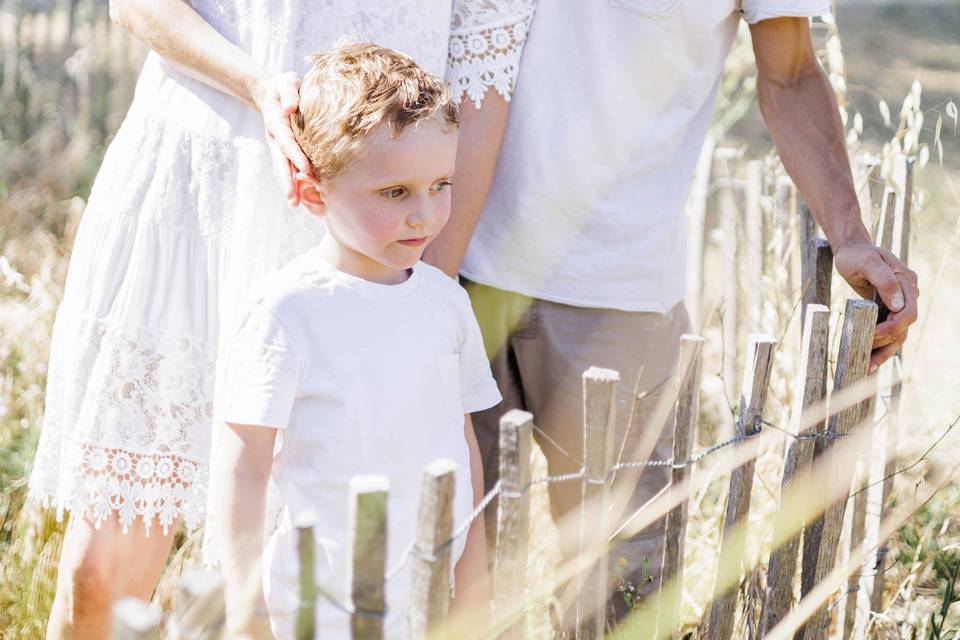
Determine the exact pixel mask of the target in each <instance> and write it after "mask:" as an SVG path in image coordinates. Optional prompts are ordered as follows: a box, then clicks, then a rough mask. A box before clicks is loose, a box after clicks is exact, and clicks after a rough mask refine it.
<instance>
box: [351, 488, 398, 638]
mask: <svg viewBox="0 0 960 640" xmlns="http://www.w3.org/2000/svg"><path fill="white" fill-rule="evenodd" d="M389 492H390V479H389V478H387V477H386V476H380V475H360V476H354V477H353V478H351V479H350V498H351V499H350V507H351V512H350V532H351V535H352V540H351V544H350V557H351V560H352V562H351V572H350V574H351V575H350V596H351V600H352V602H353V613H352V614H351V615H350V632H351V637H352V638H353V639H354V640H382V638H383V637H384V635H383V623H384V615H385V613H386V602H385V595H384V586H385V584H384V570H385V566H386V559H387V495H388V493H389Z"/></svg>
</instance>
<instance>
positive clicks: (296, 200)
mask: <svg viewBox="0 0 960 640" xmlns="http://www.w3.org/2000/svg"><path fill="white" fill-rule="evenodd" d="M287 168H288V169H289V170H290V184H291V189H290V191H289V192H288V193H287V200H288V201H289V204H290V206H291V207H293V208H296V207H298V206H300V188H299V185H298V184H297V174H298V173H300V172H299V171H297V168H296V167H295V166H293V163H292V162H290V161H289V160H288V161H287Z"/></svg>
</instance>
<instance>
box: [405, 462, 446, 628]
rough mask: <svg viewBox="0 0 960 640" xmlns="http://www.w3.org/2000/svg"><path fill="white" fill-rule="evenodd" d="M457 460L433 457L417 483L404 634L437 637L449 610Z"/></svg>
mask: <svg viewBox="0 0 960 640" xmlns="http://www.w3.org/2000/svg"><path fill="white" fill-rule="evenodd" d="M456 471H457V463H456V462H454V461H453V460H435V461H434V462H431V463H430V464H429V465H427V468H426V469H424V471H423V479H422V480H421V482H420V510H419V513H418V516H419V517H418V519H417V541H416V543H415V545H414V553H413V557H412V558H411V562H412V564H413V570H412V573H413V585H412V587H411V589H410V609H409V611H408V612H407V637H408V638H410V639H411V640H426V638H430V640H441V639H442V638H444V637H446V630H445V628H444V626H445V625H446V623H447V613H448V611H449V609H450V548H449V545H448V544H447V541H449V540H450V536H451V535H453V493H454V489H455V486H456V484H455V476H456Z"/></svg>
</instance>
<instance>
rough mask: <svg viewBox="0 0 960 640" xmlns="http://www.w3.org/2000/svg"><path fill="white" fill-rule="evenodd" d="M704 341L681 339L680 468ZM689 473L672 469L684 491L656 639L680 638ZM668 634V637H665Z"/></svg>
mask: <svg viewBox="0 0 960 640" xmlns="http://www.w3.org/2000/svg"><path fill="white" fill-rule="evenodd" d="M704 342H705V340H704V339H703V338H701V337H700V336H691V335H684V336H682V337H681V338H680V371H681V376H682V377H681V383H680V391H679V392H678V393H677V420H676V427H675V430H674V435H673V460H674V462H675V463H678V464H682V463H684V462H686V461H687V460H688V459H689V458H690V451H691V449H692V448H693V440H694V437H695V432H696V427H697V419H698V418H699V416H700V377H701V354H702V351H703V343H704ZM689 476H690V469H688V468H687V467H684V466H675V467H674V468H673V470H672V472H671V479H670V484H671V486H674V487H679V488H681V490H682V491H683V495H684V497H683V501H682V502H681V503H680V504H679V505H677V506H676V507H674V508H673V509H671V510H670V512H669V513H668V514H667V524H666V534H665V544H664V547H663V569H662V570H661V572H660V607H659V611H658V621H657V628H658V630H659V631H658V634H657V635H658V637H660V638H674V639H676V638H679V633H680V630H679V624H680V596H681V595H682V593H683V546H684V544H683V542H684V536H685V535H686V532H687V505H688V503H689V496H688V495H687V493H688V492H689V487H690V480H689ZM668 634H669V635H668Z"/></svg>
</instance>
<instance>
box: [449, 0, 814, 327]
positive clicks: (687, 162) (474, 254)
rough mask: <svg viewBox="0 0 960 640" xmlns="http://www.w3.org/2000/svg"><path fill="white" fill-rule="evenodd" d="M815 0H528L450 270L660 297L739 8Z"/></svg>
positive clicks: (637, 298) (571, 299)
mask: <svg viewBox="0 0 960 640" xmlns="http://www.w3.org/2000/svg"><path fill="white" fill-rule="evenodd" d="M829 10H830V2H829V0H708V1H705V0H589V1H584V2H556V1H553V2H548V1H544V2H539V3H537V8H536V13H535V14H534V16H533V22H532V23H531V25H530V31H529V33H528V35H527V39H526V43H525V45H524V50H523V58H522V60H521V62H520V69H519V72H518V76H517V85H516V88H515V90H514V92H513V95H512V96H511V99H510V115H509V120H508V123H507V129H506V133H505V134H504V138H503V144H502V147H501V150H500V155H499V157H498V160H497V172H496V177H495V179H494V182H493V186H492V187H491V190H490V194H489V196H488V197H487V200H486V204H485V206H484V210H483V214H482V215H481V217H480V220H479V222H478V224H477V227H476V230H475V232H474V234H473V237H472V239H471V241H470V246H469V249H468V251H467V254H466V257H465V258H464V261H463V267H462V268H461V273H462V274H463V275H464V276H465V277H467V278H470V279H471V280H474V281H476V282H479V283H482V284H486V285H490V286H493V287H497V288H500V289H505V290H508V291H515V292H517V293H522V294H525V295H528V296H532V297H536V298H541V299H544V300H551V301H554V302H561V303H565V304H571V305H577V306H585V307H599V308H613V309H621V310H624V311H652V312H666V311H667V310H669V309H670V308H671V307H672V306H673V305H675V304H676V303H678V302H680V301H681V300H682V299H683V296H684V286H685V276H684V268H685V259H686V229H687V221H686V217H685V216H684V203H685V201H686V197H687V190H688V188H689V184H690V179H691V177H692V176H693V171H694V166H695V164H696V161H697V157H698V155H699V153H700V148H701V146H702V145H703V140H704V136H705V135H706V133H707V129H708V127H709V125H710V120H711V117H712V115H713V111H714V103H715V102H716V96H717V88H718V87H719V83H720V80H721V78H722V76H723V68H724V60H725V58H726V57H727V53H728V52H729V51H730V45H731V42H732V41H733V38H734V35H735V34H736V31H737V26H738V24H739V23H740V21H741V19H742V20H745V21H747V22H748V23H751V24H752V23H756V22H759V21H761V20H765V19H768V18H774V17H778V16H811V15H817V14H822V13H825V12H827V11H829Z"/></svg>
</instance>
